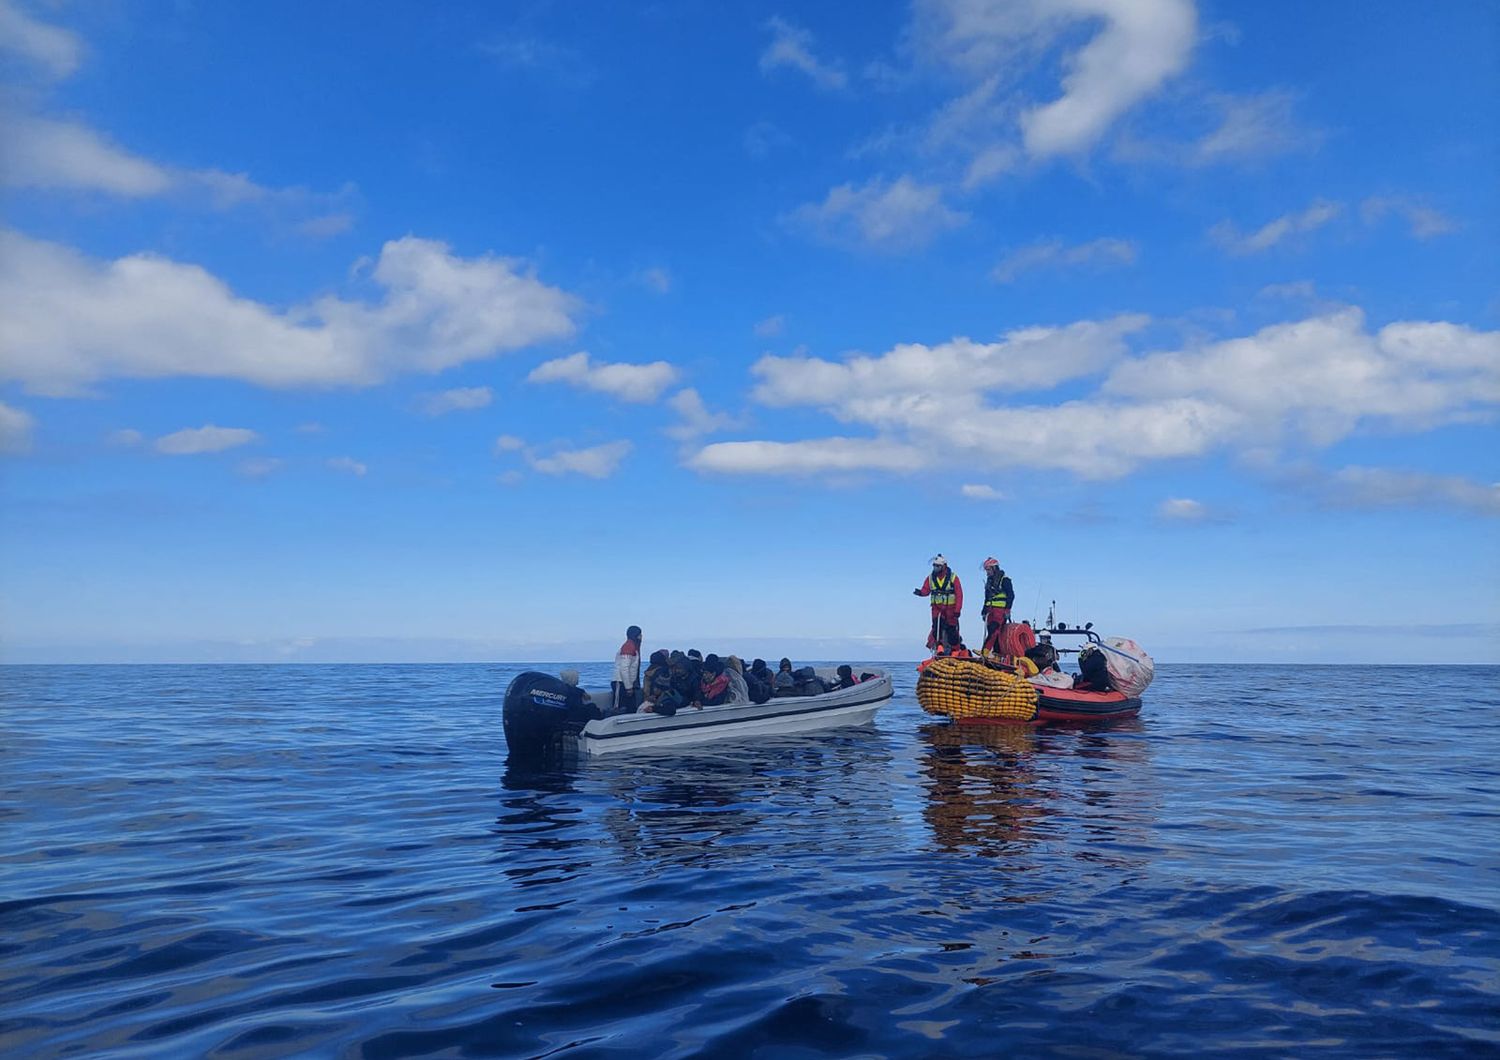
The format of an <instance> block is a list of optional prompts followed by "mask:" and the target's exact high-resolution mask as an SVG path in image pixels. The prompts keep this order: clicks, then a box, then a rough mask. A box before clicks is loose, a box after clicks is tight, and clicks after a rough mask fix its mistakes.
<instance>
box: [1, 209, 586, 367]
mask: <svg viewBox="0 0 1500 1060" xmlns="http://www.w3.org/2000/svg"><path fill="white" fill-rule="evenodd" d="M370 280H371V281H372V282H373V284H374V286H375V287H376V288H378V296H377V297H375V298H374V299H372V300H368V301H366V300H356V299H346V298H339V297H335V296H332V295H327V296H323V297H321V298H317V299H315V300H313V301H311V302H308V303H306V304H303V305H299V306H294V307H292V308H290V309H285V310H282V309H277V308H275V307H272V306H269V305H265V304H263V303H260V302H256V301H253V300H251V299H247V298H242V297H240V296H238V295H236V294H235V293H234V292H233V291H232V290H231V289H230V288H229V286H228V284H226V283H224V282H223V281H222V280H220V279H219V278H218V277H216V276H214V275H213V274H211V273H210V272H208V271H207V270H206V269H203V268H201V267H200V266H197V265H190V264H184V263H181V262H176V261H172V260H170V259H168V258H164V257H161V256H158V255H155V254H133V255H130V256H128V257H123V258H118V259H115V260H113V261H100V260H97V259H93V258H90V257H87V256H85V255H83V254H81V253H79V252H78V251H76V250H73V249H71V248H68V247H65V246H61V245H58V244H56V243H48V242H44V241H41V240H37V239H32V238H30V237H28V236H24V235H21V234H20V233H17V232H0V379H3V380H6V381H13V382H19V383H21V384H23V385H24V386H25V387H26V388H27V389H28V390H30V391H32V392H34V393H39V394H48V395H67V394H77V393H80V392H85V391H87V389H88V388H89V387H90V386H91V385H93V384H96V383H98V382H101V381H103V380H107V379H112V378H166V377H172V376H192V377H199V378H213V379H236V380H241V381H243V382H248V383H255V384H257V385H260V386H267V387H340V386H364V385H369V384H373V383H378V382H380V381H382V380H385V379H389V378H391V377H393V376H396V375H400V374H403V373H407V372H427V373H435V372H440V371H443V370H444V369H446V368H452V367H455V366H457V365H461V364H465V363H468V362H470V361H476V360H483V359H486V358H490V357H494V356H496V355H497V354H500V353H504V352H506V351H509V350H516V349H520V348H522V347H525V346H531V345H534V344H537V343H541V342H547V341H550V340H554V339H560V338H565V337H567V336H568V335H571V334H572V333H573V330H574V326H575V325H574V316H575V314H576V313H577V312H578V311H579V303H578V300H577V299H575V298H574V297H573V296H572V295H570V294H568V293H567V292H565V291H563V290H561V289H559V288H556V287H551V286H548V285H547V284H545V283H543V282H541V281H540V280H538V279H537V278H536V277H535V276H534V275H533V274H532V273H531V271H530V270H529V268H527V267H526V266H525V265H524V263H522V262H519V261H516V260H514V259H508V258H499V257H492V256H488V255H486V256H482V257H477V258H464V257H459V256H458V255H456V254H454V253H453V252H452V251H451V250H450V249H449V248H448V247H447V246H446V245H445V244H443V243H439V242H436V241H434V240H428V239H419V238H417V237H415V236H407V237H405V238H403V239H397V240H392V241H390V242H388V243H386V244H385V245H384V247H382V248H381V251H380V255H379V257H378V258H377V259H376V260H375V262H374V265H373V268H372V269H371V271H370Z"/></svg>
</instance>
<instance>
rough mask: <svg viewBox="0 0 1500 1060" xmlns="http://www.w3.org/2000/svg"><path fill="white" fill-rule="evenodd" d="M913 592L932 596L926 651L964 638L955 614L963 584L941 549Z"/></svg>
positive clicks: (959, 610)
mask: <svg viewBox="0 0 1500 1060" xmlns="http://www.w3.org/2000/svg"><path fill="white" fill-rule="evenodd" d="M912 595H913V596H927V597H931V603H932V628H931V629H930V630H929V631H928V633H927V650H928V651H936V650H937V649H938V648H940V647H942V646H944V645H949V644H961V643H963V638H961V637H960V636H959V635H958V616H959V615H960V614H962V613H963V609H964V587H963V585H962V584H961V583H960V582H959V580H958V575H957V574H954V573H953V571H952V570H950V569H949V568H948V561H947V560H946V559H944V558H943V554H942V553H941V552H939V553H938V554H937V555H936V556H933V557H932V573H931V574H929V575H928V576H927V577H926V579H925V580H924V581H923V582H922V587H921V588H919V589H913V590H912Z"/></svg>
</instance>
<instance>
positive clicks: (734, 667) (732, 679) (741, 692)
mask: <svg viewBox="0 0 1500 1060" xmlns="http://www.w3.org/2000/svg"><path fill="white" fill-rule="evenodd" d="M724 672H725V674H727V675H728V677H729V695H728V697H727V698H726V699H725V700H724V702H725V703H749V702H750V685H749V684H748V683H746V681H745V664H744V663H742V662H741V661H740V657H739V656H738V655H731V656H730V657H729V665H728V666H727V667H725V670H724Z"/></svg>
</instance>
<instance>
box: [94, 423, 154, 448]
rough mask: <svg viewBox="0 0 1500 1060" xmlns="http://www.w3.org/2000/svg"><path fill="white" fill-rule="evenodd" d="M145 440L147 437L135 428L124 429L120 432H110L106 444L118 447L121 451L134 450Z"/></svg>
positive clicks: (106, 437)
mask: <svg viewBox="0 0 1500 1060" xmlns="http://www.w3.org/2000/svg"><path fill="white" fill-rule="evenodd" d="M145 440H146V436H145V435H143V434H142V433H141V432H140V431H138V430H136V429H135V428H134V427H122V428H120V429H119V430H118V431H110V432H109V434H108V435H106V436H105V439H104V441H105V444H107V445H113V446H118V447H119V448H121V449H133V448H135V447H136V446H138V445H141V444H142V443H144V442H145Z"/></svg>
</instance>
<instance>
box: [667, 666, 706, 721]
mask: <svg viewBox="0 0 1500 1060" xmlns="http://www.w3.org/2000/svg"><path fill="white" fill-rule="evenodd" d="M670 673H671V681H672V695H674V696H676V697H677V705H678V709H679V710H680V709H682V708H683V707H697V708H698V709H699V710H702V709H703V704H702V703H701V702H700V701H699V698H698V697H699V696H700V695H701V692H700V691H699V687H698V686H699V678H698V675H697V671H696V669H695V668H694V667H693V665H692V661H691V660H690V659H688V658H687V657H686V656H680V655H679V656H675V657H674V658H673V659H672V664H671V670H670Z"/></svg>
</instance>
